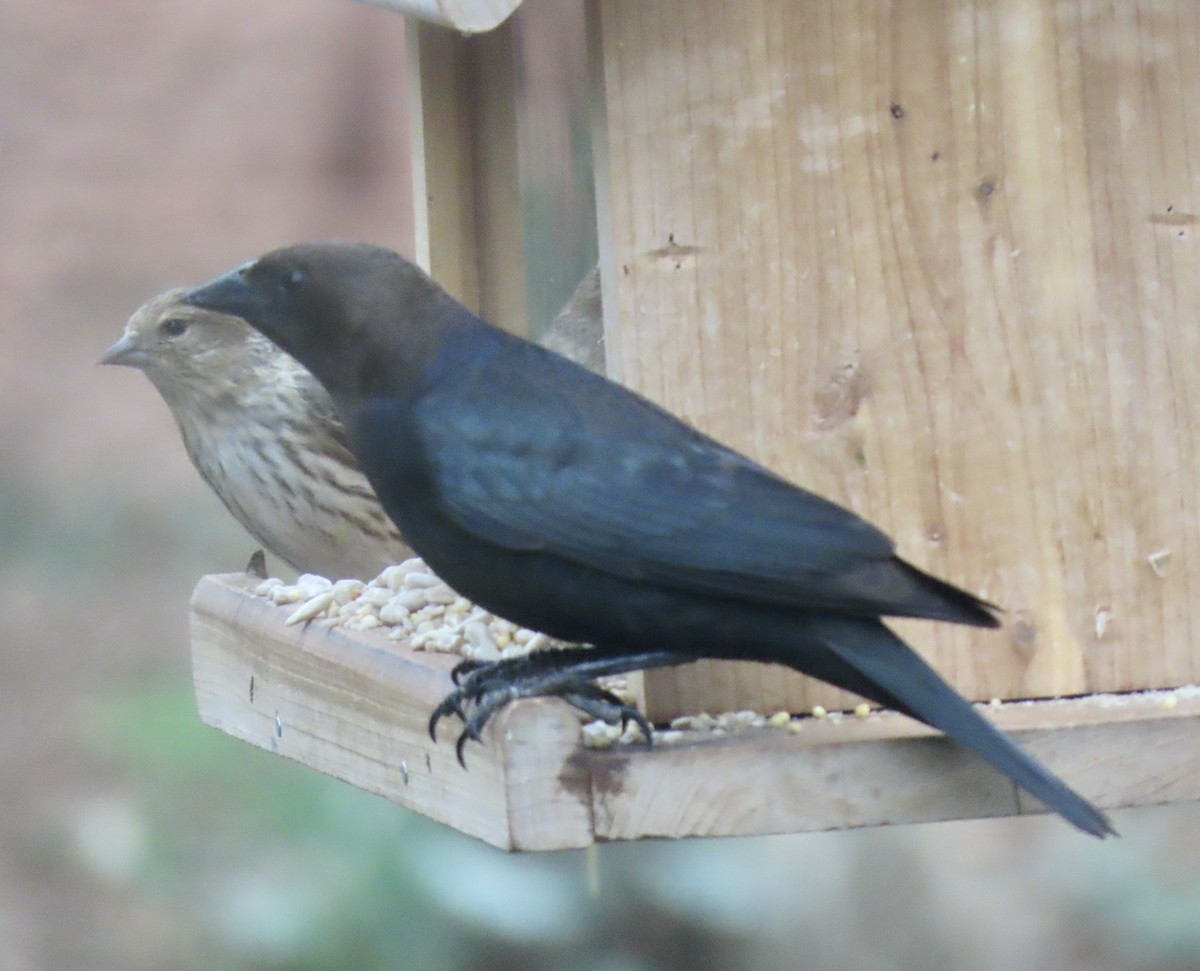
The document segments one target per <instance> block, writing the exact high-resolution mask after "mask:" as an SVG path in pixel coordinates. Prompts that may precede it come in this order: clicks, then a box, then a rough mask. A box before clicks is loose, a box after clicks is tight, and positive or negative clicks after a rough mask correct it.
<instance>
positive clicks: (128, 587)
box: [0, 0, 1200, 971]
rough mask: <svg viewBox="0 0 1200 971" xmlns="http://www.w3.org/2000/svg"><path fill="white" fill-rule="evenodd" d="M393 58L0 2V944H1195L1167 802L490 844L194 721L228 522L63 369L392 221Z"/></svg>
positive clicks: (625, 958) (73, 963) (1090, 962)
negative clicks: (305, 247)
mask: <svg viewBox="0 0 1200 971" xmlns="http://www.w3.org/2000/svg"><path fill="white" fill-rule="evenodd" d="M403 54H404V37H403V21H402V20H401V18H400V17H398V16H396V15H394V14H390V13H387V12H384V11H381V10H377V9H373V8H369V7H365V6H361V5H358V4H355V3H351V2H349V0H206V2H205V3H194V2H188V0H106V2H105V3H102V4H101V3H94V2H90V0H60V2H57V3H54V4H44V3H39V2H37V0H0V248H2V252H0V326H2V327H3V339H4V344H3V348H4V350H3V353H2V354H0V395H2V396H3V399H2V407H0V470H2V474H0V618H2V620H3V630H4V634H3V637H2V643H0V794H2V799H3V802H2V803H0V806H2V811H0V971H43V969H44V971H70V969H161V968H184V969H190V968H197V969H214V968H217V969H230V971H241V969H246V971H249V969H256V971H259V969H261V971H268V969H269V971H284V969H295V971H300V969H310V968H311V969H317V968H334V967H336V968H357V969H364V971H373V969H407V968H412V969H439V968H446V969H474V968H480V969H483V968H489V969H506V968H513V969H517V968H520V969H541V968H567V967H569V968H575V969H580V971H643V969H645V971H651V969H681V971H682V969H698V971H701V969H708V968H713V969H716V968H731V969H732V968H746V969H757V968H763V969H766V968H780V967H788V968H790V967H803V968H835V967H836V968H839V969H841V971H855V969H860V968H861V969H864V971H865V969H876V968H898V969H907V968H912V969H926V971H927V969H939V968H965V967H969V968H974V969H984V971H987V969H1006V968H1022V969H1026V971H1038V969H1068V971H1071V969H1078V971H1085V969H1086V971H1105V969H1126V968H1128V969H1135V968H1151V969H1188V968H1200V825H1198V823H1200V811H1198V809H1197V807H1196V806H1194V805H1182V806H1175V807H1165V808H1161V809H1150V810H1141V811H1130V812H1125V813H1119V814H1117V820H1116V821H1117V825H1118V827H1119V828H1120V829H1121V831H1122V832H1123V833H1124V834H1125V836H1124V839H1122V840H1119V841H1109V842H1107V843H1103V844H1102V843H1099V842H1096V841H1093V840H1089V839H1087V838H1085V837H1082V836H1080V835H1078V834H1076V833H1074V832H1073V831H1071V830H1070V829H1069V828H1068V827H1067V826H1066V825H1064V824H1063V823H1061V822H1060V821H1058V820H1051V819H1027V820H1015V821H999V822H978V823H956V824H940V825H929V826H921V827H909V828H896V829H888V830H879V831H865V832H857V833H844V834H829V835H815V836H803V837H789V838H783V837H776V838H764V839H756V840H728V841H720V842H712V843H686V844H667V843H639V844H631V845H620V846H610V847H603V848H600V849H598V850H596V851H594V852H589V853H565V854H555V855H549V856H542V857H511V856H506V855H504V854H501V853H499V852H496V851H494V850H491V849H490V848H488V847H485V846H483V845H481V844H479V843H476V842H474V841H472V840H468V839H466V838H464V837H461V836H459V835H457V834H456V833H453V832H451V831H448V830H446V829H443V828H441V827H439V826H436V825H434V824H431V823H429V822H427V821H426V820H423V819H421V818H419V817H416V816H414V815H412V814H410V813H408V812H406V811H405V810H403V809H400V808H398V807H395V806H392V805H390V804H388V803H386V802H384V801H382V800H380V799H377V798H374V797H371V796H367V795H365V794H363V793H360V792H357V791H355V790H353V789H351V788H349V787H347V786H345V785H342V784H339V783H336V782H334V781H332V780H329V779H325V778H322V777H320V776H317V775H316V774H315V773H312V772H310V771H308V770H305V769H303V768H300V767H297V766H295V765H292V764H290V763H286V762H284V761H282V760H280V759H275V758H272V757H270V756H268V755H266V754H264V753H262V752H259V751H257V750H254V749H251V748H250V747H249V746H245V745H242V744H240V743H238V742H235V741H233V740H231V739H229V738H226V737H224V736H221V735H219V734H218V733H216V732H213V731H211V730H209V729H207V728H205V727H203V726H202V725H201V724H200V723H199V721H198V719H197V717H196V714H195V709H194V705H193V701H192V698H191V689H190V677H189V665H188V648H187V636H186V613H187V600H188V596H189V595H190V592H191V589H192V586H193V585H194V583H195V580H196V579H197V577H199V576H200V575H201V574H202V573H209V572H225V571H229V570H233V569H239V568H240V567H241V566H242V565H243V564H244V563H245V561H246V559H247V556H248V554H249V553H250V551H251V550H252V548H253V544H252V543H251V541H250V540H249V539H248V538H247V537H246V536H245V535H244V534H242V533H241V532H240V530H239V529H238V528H237V527H236V526H235V525H234V524H233V522H232V521H231V520H230V519H229V517H228V516H226V515H225V513H224V511H223V509H222V508H221V507H220V505H219V504H218V502H217V500H216V499H215V498H213V497H212V496H211V495H209V494H208V492H207V491H206V490H205V488H204V487H203V485H202V484H201V482H200V480H199V478H198V477H197V476H196V475H195V474H194V472H193V471H192V469H191V468H190V466H189V465H188V463H187V460H186V457H185V456H184V453H183V449H182V447H181V446H180V444H179V442H178V440H177V435H176V432H175V429H174V426H173V424H172V421H171V419H170V416H169V415H168V413H167V410H166V407H165V406H164V405H163V404H162V402H161V401H160V400H159V399H158V397H157V395H156V393H155V392H154V391H153V389H152V388H151V386H150V384H149V383H148V382H147V381H145V380H144V379H143V378H142V377H141V376H140V375H138V374H135V373H133V372H127V371H119V370H115V369H100V368H96V367H94V366H93V361H94V360H95V358H96V356H97V355H98V354H99V353H100V351H101V350H103V349H104V348H105V347H106V346H107V345H108V344H109V343H110V342H111V341H112V340H113V339H115V338H116V336H117V334H118V333H119V331H120V329H121V327H122V326H123V324H124V320H125V318H126V317H127V316H128V314H129V313H130V312H131V311H132V310H133V309H134V308H135V307H136V306H137V305H138V304H139V303H140V302H141V301H142V300H144V299H145V298H147V297H149V296H150V295H152V294H154V293H156V292H158V291H160V290H162V289H165V288H166V287H168V286H173V285H178V284H183V283H190V282H196V281H198V280H201V279H204V278H207V277H208V276H211V275H212V274H214V273H216V272H217V271H219V270H222V269H224V268H226V267H228V266H229V265H231V264H233V263H235V262H237V261H240V260H242V259H245V258H248V257H250V256H252V255H254V254H256V253H258V252H260V251H262V250H265V249H267V248H270V247H273V246H276V245H279V244H282V243H285V242H290V241H293V240H296V239H301V238H319V237H334V236H341V237H354V238H364V239H371V240H375V241H379V242H383V243H389V244H391V245H394V246H397V247H400V248H404V247H406V246H407V240H408V237H409V231H410V226H411V212H410V207H409V203H408V179H409V173H408V164H407V156H406V146H405V132H406V119H405V113H404V100H405V92H404V83H403V75H404V65H403ZM539 299H541V298H539ZM547 299H549V298H547Z"/></svg>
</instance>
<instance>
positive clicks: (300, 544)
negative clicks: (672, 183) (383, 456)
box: [100, 269, 604, 580]
mask: <svg viewBox="0 0 1200 971" xmlns="http://www.w3.org/2000/svg"><path fill="white" fill-rule="evenodd" d="M183 293H184V291H183V290H181V289H177V290H169V291H167V292H166V293H163V294H160V295H159V296H157V297H154V298H153V299H152V300H149V301H147V302H146V303H145V304H143V305H142V306H141V307H140V308H138V310H137V311H135V312H134V314H133V316H132V317H130V319H129V323H128V324H127V325H126V327H125V332H124V334H123V335H122V336H121V339H120V340H118V341H117V342H116V343H115V344H113V346H112V347H110V348H109V349H108V350H107V351H105V352H104V354H103V355H102V356H101V358H100V363H101V364H122V365H126V366H129V367H134V368H138V369H139V370H141V371H142V372H143V373H145V375H146V377H148V378H149V379H150V380H151V382H152V383H153V384H154V386H155V387H156V388H157V389H158V391H159V394H161V395H162V398H163V400H164V401H165V402H166V403H167V406H168V407H169V408H170V409H171V414H172V415H173V416H174V418H175V422H176V424H177V425H178V426H179V432H180V434H181V435H182V437H183V445H184V448H185V449H186V450H187V454H188V457H189V458H190V459H191V460H192V464H193V465H194V466H195V467H196V470H197V471H198V472H199V473H200V475H201V476H202V477H203V479H204V481H205V482H206V483H208V485H209V486H210V487H211V488H212V490H213V491H214V492H215V493H216V494H217V496H218V497H220V499H221V502H223V503H224V504H225V507H226V508H227V509H228V510H229V511H230V513H232V514H233V516H234V518H235V519H237V521H238V522H239V523H241V524H242V526H243V527H245V529H246V531H247V532H249V533H250V535H251V536H253V537H254V538H255V539H256V540H257V541H258V542H259V543H261V544H262V545H263V546H264V547H265V548H266V549H267V550H269V551H270V552H272V553H274V554H275V555H276V556H278V557H279V558H280V559H282V560H283V561H284V562H286V563H288V564H289V565H290V566H292V567H293V568H294V569H296V570H298V571H300V572H301V573H318V574H320V575H322V576H326V577H332V578H335V579H336V578H341V577H357V578H359V579H363V580H366V579H370V578H371V577H374V576H376V575H377V574H378V573H379V572H380V571H381V570H382V569H383V568H384V567H386V566H390V565H391V564H393V563H399V562H401V561H402V560H404V559H406V558H407V557H409V556H411V555H412V552H411V550H410V549H409V547H408V546H407V545H406V544H405V543H404V541H403V539H402V538H401V536H400V533H399V532H398V531H397V529H396V527H395V526H394V525H393V524H392V521H391V520H390V519H389V518H388V516H387V513H385V512H384V511H383V507H382V506H381V505H380V504H379V500H378V499H377V498H376V497H375V493H374V491H373V490H372V489H371V485H370V483H369V482H368V481H367V479H366V476H364V475H363V474H362V472H361V471H359V468H358V465H357V463H356V462H355V459H354V456H353V454H352V453H351V452H350V449H349V447H348V446H347V444H346V436H345V432H344V430H343V429H342V426H341V423H340V422H339V420H338V418H337V415H336V414H335V412H334V408H333V403H332V402H331V401H330V399H329V394H328V393H327V392H326V391H325V389H324V388H323V387H322V386H321V384H320V382H319V381H317V380H316V378H314V377H313V376H312V375H311V374H309V372H308V371H307V370H305V368H304V367H302V366H301V365H300V364H298V363H297V362H296V360H295V359H294V358H292V357H291V356H289V355H288V354H285V353H284V352H283V351H281V350H280V349H279V348H278V347H276V346H275V345H274V344H273V343H271V342H270V341H269V340H267V339H266V338H265V337H263V336H262V335H261V334H259V333H258V332H257V331H256V330H254V329H253V328H252V327H250V325H249V324H247V323H246V322H245V321H244V320H241V319H240V318H238V317H236V316H231V315H228V314H221V313H215V312H213V311H210V310H202V309H201V308H199V307H193V306H190V305H189V304H187V303H184V302H182V300H181V297H182V296H183ZM599 299H600V298H599V275H598V273H597V271H596V270H595V269H593V270H592V271H591V272H589V273H588V275H587V276H586V277H585V278H584V280H583V281H582V282H581V283H580V284H579V287H578V288H577V290H576V292H575V295H574V296H573V297H572V298H571V301H570V302H569V303H568V304H567V306H566V307H564V308H563V310H562V312H561V313H560V314H559V315H558V317H557V318H556V320H555V321H554V323H552V324H551V326H550V328H549V330H548V331H547V333H546V335H545V337H544V338H543V340H544V341H545V342H546V343H547V344H548V345H550V344H552V345H553V346H554V347H555V349H556V350H558V351H560V352H561V353H565V354H567V355H568V356H571V357H574V358H575V359H577V360H580V361H581V362H584V363H586V364H587V365H588V366H590V367H594V368H598V369H603V366H604V354H603V352H604V345H603V328H602V320H601V313H600V302H599Z"/></svg>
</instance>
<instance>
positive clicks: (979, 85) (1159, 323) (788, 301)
mask: <svg viewBox="0 0 1200 971" xmlns="http://www.w3.org/2000/svg"><path fill="white" fill-rule="evenodd" d="M595 15H596V19H595V21H594V22H593V26H594V27H595V28H596V29H597V31H596V36H595V43H596V45H597V51H598V53H599V58H598V63H599V65H600V67H599V70H601V71H602V77H601V78H600V79H599V80H600V82H602V89H603V103H602V107H601V109H600V110H601V111H602V115H601V119H602V126H601V127H602V128H603V130H604V133H605V134H604V139H605V141H606V143H607V147H606V150H603V158H599V159H598V170H599V179H600V181H599V188H598V197H599V200H600V204H601V207H602V217H601V225H602V227H605V226H607V227H609V232H610V234H611V238H609V239H605V238H604V235H603V234H602V239H601V246H602V262H603V265H604V267H605V269H606V271H607V277H606V288H607V289H606V293H605V296H606V301H607V312H608V320H607V328H608V340H609V357H610V369H611V370H612V371H613V372H614V373H615V374H616V375H617V376H619V377H620V378H621V379H622V380H624V381H625V382H626V383H627V384H629V385H631V386H632V387H635V388H637V389H638V390H640V391H642V392H643V393H645V394H647V395H648V396H649V397H651V398H653V399H655V400H656V401H658V402H660V403H662V404H663V405H665V406H666V407H668V408H669V409H671V410H673V411H675V412H676V413H678V414H681V415H683V416H684V417H686V418H687V419H688V420H690V421H691V422H693V423H694V424H696V425H697V426H698V427H700V428H702V429H704V430H705V431H707V432H709V433H711V434H713V435H715V436H716V437H718V438H719V439H721V440H723V441H725V442H728V443H729V444H731V445H733V446H735V447H737V448H739V449H741V450H743V451H745V452H747V453H748V454H750V455H752V456H754V457H756V458H757V459H759V460H761V461H762V462H764V463H765V464H767V465H769V466H770V467H772V468H774V469H776V470H778V471H779V472H781V473H783V474H784V475H787V476H789V477H790V478H792V479H794V480H795V481H796V482H798V483H801V484H803V485H805V486H806V487H809V488H812V489H813V490H814V491H817V492H819V493H821V494H824V495H827V496H829V497H831V498H834V499H836V500H838V501H840V502H842V503H844V504H846V505H848V506H850V507H851V508H853V509H854V510H856V511H857V512H859V513H861V514H862V515H863V516H865V517H866V518H868V519H870V520H872V521H873V522H875V523H877V524H878V525H880V526H881V527H882V528H884V529H886V530H887V531H889V532H890V533H891V534H892V535H893V536H894V537H895V539H896V541H897V545H898V550H899V552H900V554H901V555H902V556H904V557H905V558H906V559H909V560H912V561H913V562H915V563H916V564H918V565H919V566H921V567H923V568H925V569H928V570H930V571H932V572H934V573H937V574H938V575H940V576H943V577H946V578H948V579H950V580H952V581H954V582H956V583H960V584H962V585H964V586H966V587H967V588H969V589H971V590H973V591H977V592H978V593H980V594H981V595H983V596H985V597H987V598H988V599H991V600H994V601H995V602H996V603H998V604H1000V605H1002V606H1003V607H1004V608H1005V610H1006V612H1007V613H1006V624H1005V629H1004V631H1003V632H999V633H997V632H978V631H966V630H961V629H953V628H950V627H947V626H945V625H934V624H911V623H905V624H903V625H902V627H903V630H902V634H903V636H905V637H906V638H909V639H910V640H911V641H912V643H913V644H914V645H915V646H917V647H918V648H919V649H920V650H921V651H922V653H923V654H925V655H926V656H927V657H928V658H929V659H930V660H931V661H932V662H933V663H934V665H935V666H936V667H937V668H938V669H939V670H940V671H941V672H942V673H943V674H944V675H946V677H947V678H948V679H949V680H950V681H951V682H952V683H953V684H955V685H956V687H957V688H958V689H959V690H961V691H962V692H964V693H965V694H967V695H969V696H971V697H975V698H988V697H993V696H998V697H1005V698H1007V697H1031V696H1048V695H1059V694H1080V693H1087V692H1099V691H1120V690H1128V689H1134V688H1147V687H1164V686H1173V685H1180V684H1186V683H1189V682H1192V681H1195V680H1197V677H1198V673H1200V672H1198V669H1200V663H1198V660H1197V654H1198V652H1200V638H1198V637H1197V633H1198V632H1197V631H1196V630H1194V627H1195V626H1196V625H1197V624H1198V623H1200V621H1197V620H1196V617H1197V615H1196V612H1195V610H1194V606H1193V605H1194V604H1196V603H1200V525H1198V519H1200V517H1198V516H1197V511H1196V496H1197V495H1198V494H1200V326H1197V321H1198V320H1200V273H1198V272H1197V267H1198V265H1200V264H1198V261H1197V257H1198V254H1197V233H1200V225H1197V220H1198V216H1197V215H1196V213H1200V155H1197V153H1196V151H1195V146H1196V145H1200V98H1198V97H1197V93H1198V92H1200V4H1196V3H1194V2H1193V0H1160V2H1149V0H1146V2H1130V3H1123V4H1117V5H1100V4H1095V3H1091V2H1087V0H1054V2H1049V0H1046V2H1031V3H1023V4H1019V5H1013V4H1005V3H1000V2H996V0H977V2H965V0H964V2H943V3H931V2H928V0H896V2H891V3H882V2H878V3H876V2H868V3H860V4H846V3H842V2H840V0H803V2H801V0H745V2H740V3H736V4H714V3H700V2H694V0H655V2H652V3H648V2H645V0H603V2H602V3H600V4H599V7H598V10H597V11H595ZM1189 146H1191V148H1190V149H1189ZM662 679H673V680H670V681H664V680H662ZM689 679H691V680H689ZM663 685H666V687H662V686H663ZM656 686H658V687H656ZM697 692H699V694H697ZM672 693H675V694H678V695H682V696H683V697H686V698H688V699H690V704H689V705H688V706H687V707H689V708H691V709H692V710H694V709H695V707H696V704H695V702H696V699H697V698H698V697H702V698H705V699H706V705H708V706H710V707H717V708H733V707H739V706H742V705H745V704H749V703H754V704H755V706H756V707H764V704H763V701H764V699H769V700H770V704H771V705H772V706H774V705H778V707H790V708H792V709H797V708H804V707H807V706H810V705H812V704H815V703H821V704H825V705H827V706H833V705H838V706H840V705H843V704H845V702H846V698H845V696H844V695H842V694H840V693H838V692H834V691H831V690H830V689H828V688H826V687H824V686H821V685H809V684H805V683H804V681H803V680H802V679H800V678H799V677H798V676H791V675H790V674H789V675H788V676H787V677H786V678H781V676H780V672H779V671H778V670H777V669H770V668H765V669H761V671H760V670H759V669H754V668H747V669H745V670H744V671H743V672H742V673H740V674H739V675H738V676H737V677H735V678H727V677H726V676H725V675H724V674H722V675H720V676H716V677H714V675H713V673H712V669H711V668H708V669H707V670H706V668H705V667H704V666H696V667H694V668H690V669H684V670H683V671H681V672H678V673H675V672H655V673H653V674H651V675H648V676H647V695H648V704H649V706H650V710H651V712H652V714H655V715H662V714H666V713H669V712H670V710H671V707H672V703H671V701H670V699H669V697H668V696H670V695H671V694H672ZM658 698H663V699H664V701H663V703H661V704H660V703H659V701H658V700H657V699H658Z"/></svg>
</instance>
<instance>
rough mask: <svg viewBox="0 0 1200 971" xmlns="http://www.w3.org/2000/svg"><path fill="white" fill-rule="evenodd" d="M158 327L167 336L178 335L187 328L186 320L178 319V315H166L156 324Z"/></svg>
mask: <svg viewBox="0 0 1200 971" xmlns="http://www.w3.org/2000/svg"><path fill="white" fill-rule="evenodd" d="M158 329H159V330H161V331H162V332H163V333H164V334H166V335H167V336H168V337H178V336H179V335H180V334H182V333H183V332H184V331H185V330H187V321H186V320H180V319H179V318H178V317H168V318H167V319H166V320H164V321H163V322H162V323H161V324H159V325H158Z"/></svg>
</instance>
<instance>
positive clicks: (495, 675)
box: [429, 648, 695, 762]
mask: <svg viewBox="0 0 1200 971" xmlns="http://www.w3.org/2000/svg"><path fill="white" fill-rule="evenodd" d="M693 660H695V659H694V658H692V657H690V656H687V655H682V654H675V653H672V652H670V651H643V652H639V653H629V652H627V651H624V652H623V651H619V650H606V649H603V648H587V649H578V648H568V649H562V648H552V649H547V650H544V651H534V652H533V653H532V654H526V655H523V656H521V657H514V658H506V659H504V660H502V661H495V662H492V663H490V664H479V663H478V662H474V661H467V662H464V663H462V664H459V665H458V666H457V667H455V669H454V671H453V672H452V677H453V678H454V680H455V682H456V683H457V684H458V687H457V688H455V690H454V691H452V692H450V694H448V695H447V696H446V697H445V698H444V699H443V700H442V702H441V704H439V705H438V706H437V708H435V709H434V711H433V714H432V715H431V716H430V718H429V735H430V737H431V738H433V739H434V740H435V741H436V740H437V723H438V721H440V720H441V719H442V718H443V717H444V716H445V715H450V714H455V715H458V716H459V717H460V718H462V719H463V721H464V724H465V728H464V731H463V734H462V735H461V736H460V737H459V739H458V745H457V750H458V753H459V761H460V762H461V761H462V747H463V745H464V744H465V743H466V741H467V739H471V738H473V739H475V740H478V739H479V736H480V733H481V732H482V730H483V727H484V725H486V724H487V722H488V720H489V719H490V718H491V717H492V716H493V715H494V714H496V712H498V711H499V710H500V709H501V708H503V707H504V706H505V705H507V704H508V703H509V702H510V701H515V700H517V699H518V698H538V697H557V698H562V699H563V700H564V701H566V702H567V703H568V704H570V705H572V706H573V707H575V708H578V709H579V710H580V711H583V712H584V713H585V714H587V715H590V716H591V717H593V718H602V719H604V720H606V721H612V722H615V721H616V720H617V719H618V718H619V719H620V720H621V721H622V722H623V723H626V722H628V721H630V720H632V721H635V722H637V724H638V725H639V726H640V727H641V728H642V731H643V732H644V733H645V734H646V737H647V738H649V737H650V725H649V723H648V722H647V721H646V720H645V718H644V717H642V715H641V713H640V712H637V711H636V710H635V709H633V708H631V707H629V706H627V705H624V704H622V702H621V700H620V699H619V698H617V697H616V696H615V695H613V694H612V693H611V692H608V691H605V690H604V689H602V688H600V687H598V686H597V685H595V684H593V683H592V682H591V679H593V678H599V677H604V676H606V675H612V674H624V673H626V672H628V671H638V670H645V669H647V668H657V667H671V666H673V665H677V664H688V663H691V662H692V661H693ZM465 705H471V706H472V709H473V710H472V711H471V713H470V715H469V716H466V715H465V714H464V711H465V708H464V706H465Z"/></svg>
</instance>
